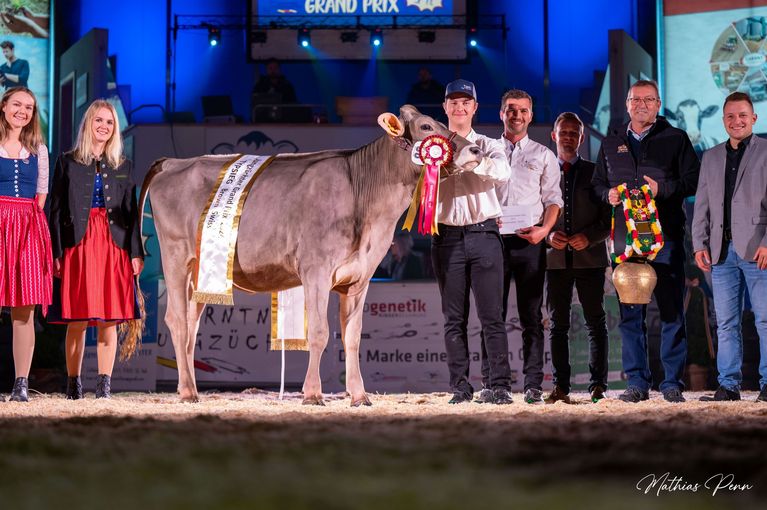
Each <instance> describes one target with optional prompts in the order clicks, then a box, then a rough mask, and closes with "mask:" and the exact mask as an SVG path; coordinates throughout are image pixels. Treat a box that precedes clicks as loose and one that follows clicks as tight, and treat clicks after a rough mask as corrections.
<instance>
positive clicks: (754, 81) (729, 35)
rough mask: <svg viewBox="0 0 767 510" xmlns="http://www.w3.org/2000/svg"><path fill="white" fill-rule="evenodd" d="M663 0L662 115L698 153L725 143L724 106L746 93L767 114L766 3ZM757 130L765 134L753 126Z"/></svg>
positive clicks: (759, 111)
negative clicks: (737, 93)
mask: <svg viewBox="0 0 767 510" xmlns="http://www.w3.org/2000/svg"><path fill="white" fill-rule="evenodd" d="M724 3H725V2H718V1H712V0H705V1H698V2H689V1H682V0H665V1H664V2H663V10H664V17H663V25H662V27H663V30H662V40H661V42H662V46H661V47H662V54H661V55H662V58H660V59H659V61H660V62H661V66H662V67H661V72H660V76H661V79H662V81H661V85H662V87H663V99H664V107H665V113H666V115H667V116H668V117H669V119H670V120H671V121H672V123H674V124H675V125H676V126H678V127H679V128H681V129H684V130H686V131H687V134H688V135H689V136H690V140H691V141H692V143H693V145H694V146H695V149H696V152H698V153H699V154H700V153H702V152H703V151H704V150H706V149H709V148H711V147H713V146H714V145H716V144H718V143H721V142H723V141H724V140H726V139H727V133H726V132H725V130H724V126H723V125H722V103H723V102H724V98H725V97H726V96H727V95H728V94H730V93H732V92H735V91H741V92H746V93H748V94H749V95H750V96H751V99H752V100H753V102H754V109H755V111H756V113H757V114H758V115H759V116H760V118H764V116H765V115H767V74H765V71H767V61H766V60H765V54H767V46H766V45H767V1H764V0H758V1H753V0H732V1H730V2H727V7H728V8H727V9H722V6H723V5H724ZM755 131H756V132H764V131H765V130H764V127H763V123H762V122H761V121H760V122H758V123H757V126H756V130H755Z"/></svg>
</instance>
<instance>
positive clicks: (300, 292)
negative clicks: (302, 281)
mask: <svg viewBox="0 0 767 510" xmlns="http://www.w3.org/2000/svg"><path fill="white" fill-rule="evenodd" d="M270 312H271V318H272V335H271V341H270V342H269V348H270V350H272V351H276V350H280V349H282V350H288V351H307V350H309V345H308V341H307V334H306V332H307V331H306V330H307V329H308V320H307V316H306V305H305V301H304V288H303V287H293V288H292V289H288V290H283V291H280V292H274V293H272V307H271V311H270Z"/></svg>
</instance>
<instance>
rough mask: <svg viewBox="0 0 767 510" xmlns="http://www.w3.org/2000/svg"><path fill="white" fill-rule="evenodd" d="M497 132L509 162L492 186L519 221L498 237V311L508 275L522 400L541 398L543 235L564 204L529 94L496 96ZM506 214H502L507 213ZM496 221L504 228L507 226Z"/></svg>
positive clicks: (482, 394)
mask: <svg viewBox="0 0 767 510" xmlns="http://www.w3.org/2000/svg"><path fill="white" fill-rule="evenodd" d="M500 117H501V121H502V122H503V126H504V131H503V136H502V137H501V139H500V140H501V142H503V144H504V146H505V149H506V157H507V159H508V161H509V165H510V167H511V177H510V179H509V180H508V181H506V182H505V183H503V184H501V185H498V186H496V192H497V193H498V199H499V200H500V202H501V207H502V208H503V210H504V216H506V212H508V211H513V213H512V214H514V215H515V216H516V217H517V218H519V217H520V216H524V217H527V218H529V221H527V222H523V224H520V226H519V227H518V228H517V227H515V229H514V230H513V231H511V232H508V233H506V234H505V235H502V238H503V269H504V270H503V290H504V291H503V316H504V319H505V318H506V314H507V311H508V310H507V308H508V298H509V291H510V289H511V279H512V277H513V278H514V285H515V290H516V293H517V308H518V310H519V321H520V323H521V325H522V352H523V358H524V359H523V365H522V373H523V374H524V376H525V380H524V391H525V395H524V400H525V402H527V403H528V404H543V388H542V387H541V383H543V341H544V340H543V313H542V312H541V306H542V305H543V284H544V280H545V276H546V246H545V243H544V242H542V241H544V240H545V239H546V236H547V235H549V232H550V231H551V229H552V227H553V226H554V224H555V223H556V221H557V217H558V216H559V211H560V209H561V208H562V206H563V205H564V202H563V201H562V190H561V188H560V186H559V178H560V172H559V161H558V160H557V156H556V155H555V154H554V153H553V152H551V151H550V150H549V149H548V148H546V147H545V146H543V145H541V144H539V143H537V142H534V141H532V140H531V139H530V138H529V137H528V135H527V128H528V126H529V125H530V123H531V122H532V120H533V99H532V98H531V97H530V94H528V93H527V92H525V91H523V90H509V91H508V92H506V93H505V94H504V95H503V97H502V98H501V112H500ZM507 217H508V216H507ZM509 226H510V225H506V228H504V227H503V225H502V229H503V230H502V232H501V233H502V234H503V233H504V230H506V231H508V228H509ZM484 346H485V345H484V342H483V344H482V347H483V349H482V379H483V387H484V388H487V387H488V386H487V384H486V382H487V377H486V374H487V373H488V370H487V368H488V365H487V362H486V359H487V356H486V355H485V350H484ZM489 397H490V394H489V392H487V391H485V390H484V389H483V390H482V392H480V395H479V398H478V402H487V401H488V400H487V399H488V398H489Z"/></svg>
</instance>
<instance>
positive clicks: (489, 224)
mask: <svg viewBox="0 0 767 510" xmlns="http://www.w3.org/2000/svg"><path fill="white" fill-rule="evenodd" d="M438 228H439V231H440V232H450V231H454V232H456V231H461V232H486V231H493V230H494V231H496V232H498V222H497V221H496V220H495V218H490V219H489V220H485V221H482V222H480V223H472V224H471V225H446V224H444V223H440V224H439V225H438Z"/></svg>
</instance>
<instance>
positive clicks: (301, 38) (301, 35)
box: [298, 28, 312, 48]
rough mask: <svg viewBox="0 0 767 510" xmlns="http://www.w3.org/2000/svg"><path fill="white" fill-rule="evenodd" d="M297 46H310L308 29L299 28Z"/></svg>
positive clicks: (310, 40)
mask: <svg viewBox="0 0 767 510" xmlns="http://www.w3.org/2000/svg"><path fill="white" fill-rule="evenodd" d="M298 44H300V45H301V46H302V47H303V48H308V47H309V46H310V45H311V44H312V37H311V35H310V34H309V29H308V28H301V29H299V30H298Z"/></svg>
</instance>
